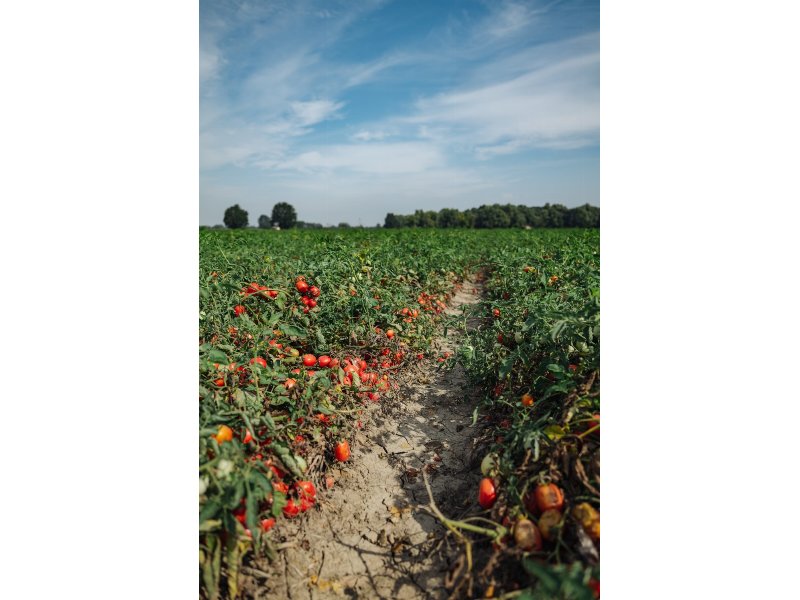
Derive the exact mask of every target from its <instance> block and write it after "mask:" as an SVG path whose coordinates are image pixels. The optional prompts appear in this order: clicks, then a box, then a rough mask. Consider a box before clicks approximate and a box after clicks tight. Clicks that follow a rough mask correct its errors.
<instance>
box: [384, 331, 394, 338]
mask: <svg viewBox="0 0 800 600" xmlns="http://www.w3.org/2000/svg"><path fill="white" fill-rule="evenodd" d="M386 337H387V338H389V339H392V338H393V337H394V329H387V330H386Z"/></svg>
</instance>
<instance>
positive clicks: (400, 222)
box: [383, 213, 405, 229]
mask: <svg viewBox="0 0 800 600" xmlns="http://www.w3.org/2000/svg"><path fill="white" fill-rule="evenodd" d="M404 225H405V218H404V217H403V216H402V215H396V214H394V213H389V214H387V215H386V219H385V220H384V222H383V226H384V227H385V228H386V229H397V228H398V227H403V226H404Z"/></svg>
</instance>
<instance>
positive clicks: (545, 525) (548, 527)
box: [539, 509, 561, 542]
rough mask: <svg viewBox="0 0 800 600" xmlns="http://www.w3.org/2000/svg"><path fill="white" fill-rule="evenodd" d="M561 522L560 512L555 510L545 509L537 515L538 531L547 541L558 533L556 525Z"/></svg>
mask: <svg viewBox="0 0 800 600" xmlns="http://www.w3.org/2000/svg"><path fill="white" fill-rule="evenodd" d="M560 523H561V513H560V512H559V511H557V510H553V509H550V510H546V511H544V512H543V513H542V516H541V517H539V531H541V532H542V537H543V538H544V539H546V540H547V541H548V542H549V541H552V540H554V539H555V538H556V536H557V535H558V525H559V524H560Z"/></svg>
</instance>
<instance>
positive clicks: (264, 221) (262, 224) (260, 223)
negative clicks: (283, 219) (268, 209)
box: [258, 215, 272, 229]
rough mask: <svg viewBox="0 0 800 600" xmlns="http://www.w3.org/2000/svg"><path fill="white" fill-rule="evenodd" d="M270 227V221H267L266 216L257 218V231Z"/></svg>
mask: <svg viewBox="0 0 800 600" xmlns="http://www.w3.org/2000/svg"><path fill="white" fill-rule="evenodd" d="M270 227H272V221H270V220H269V217H268V216H267V215H261V216H260V217H258V228H259V229H269V228H270Z"/></svg>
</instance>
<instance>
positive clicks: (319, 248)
mask: <svg viewBox="0 0 800 600" xmlns="http://www.w3.org/2000/svg"><path fill="white" fill-rule="evenodd" d="M451 210H453V211H454V210H455V209H451ZM500 210H503V209H502V208H501V209H500ZM556 210H558V209H556ZM419 212H421V213H422V214H421V215H418V214H417V213H415V215H413V217H414V219H417V217H418V216H419V217H420V218H421V219H422V221H421V222H423V223H424V222H425V220H426V219H427V218H428V217H430V215H427V216H426V213H425V212H424V211H419ZM446 214H448V215H449V216H447V217H444V219H445V220H444V221H443V222H446V223H449V224H448V225H446V227H445V228H443V229H436V230H432V229H428V228H425V229H423V228H421V227H416V228H414V229H401V228H396V227H388V226H387V227H385V228H382V229H359V228H349V229H295V230H293V231H291V232H289V233H288V234H287V235H265V234H264V233H263V232H260V231H256V230H252V229H251V230H248V229H241V230H238V231H228V230H215V229H207V230H201V231H200V274H199V275H200V278H199V279H200V281H199V284H200V290H199V291H200V298H199V308H200V321H199V337H200V344H199V380H198V384H199V391H200V393H199V422H200V431H199V454H198V456H199V474H200V487H201V494H200V498H199V523H200V546H201V580H202V581H203V582H204V586H205V589H206V592H205V593H206V595H207V596H208V597H213V596H214V595H215V594H220V593H223V594H224V591H222V592H220V591H219V590H226V589H227V590H228V592H230V590H231V589H235V586H236V582H235V573H236V568H237V565H238V561H240V560H241V558H242V556H243V555H244V553H246V552H257V553H263V554H266V555H269V554H270V553H271V552H273V551H274V548H273V546H272V542H271V536H272V535H273V534H272V533H269V532H262V531H261V528H260V526H259V525H260V523H261V521H262V520H264V519H268V518H276V519H278V520H280V519H283V518H284V517H283V509H284V508H285V507H286V505H287V502H288V501H289V500H292V499H294V500H297V492H296V490H295V489H294V487H293V485H294V483H296V482H297V481H298V480H301V479H308V478H309V473H308V470H307V469H309V467H308V465H312V464H315V461H313V460H312V459H313V458H315V457H317V458H319V457H321V456H322V457H324V456H326V455H327V456H330V450H331V447H332V445H333V443H334V441H335V440H339V439H348V438H349V439H351V440H352V439H353V435H354V432H355V430H356V426H355V423H356V421H357V420H358V418H359V416H358V410H361V409H362V408H363V405H362V402H364V394H365V393H367V392H368V391H369V390H374V388H368V387H367V385H366V384H365V383H364V382H362V381H361V378H360V376H358V377H354V380H355V381H354V382H353V383H354V385H351V386H348V385H344V384H343V381H342V376H343V375H344V373H343V371H342V369H341V367H340V368H337V369H335V370H333V369H327V370H326V369H320V368H315V370H316V371H317V375H315V376H311V375H309V372H308V371H307V370H304V369H302V368H301V363H300V362H299V358H298V357H297V356H295V354H297V355H302V354H305V353H311V354H314V355H315V356H320V355H321V354H327V355H329V356H331V357H334V358H338V359H340V360H341V361H344V359H345V358H347V357H352V356H378V355H379V354H380V352H381V351H383V350H386V349H388V350H389V351H390V353H391V354H392V355H394V353H396V352H405V354H406V355H408V356H409V357H413V356H415V355H416V354H417V353H423V354H425V355H427V354H428V351H429V348H430V344H431V340H432V339H433V337H434V336H435V335H436V332H437V327H438V325H437V320H438V319H440V318H441V315H440V314H439V313H440V311H441V307H440V306H439V305H438V304H436V302H440V301H441V302H443V301H446V300H447V299H448V298H449V297H450V295H451V294H453V293H454V290H455V285H456V284H457V283H458V282H459V281H460V280H461V279H462V278H463V277H464V276H465V275H466V274H467V273H472V272H475V271H476V270H477V269H478V268H481V269H482V270H483V271H484V272H485V273H486V276H487V279H486V283H485V297H484V299H483V300H482V301H481V302H480V303H479V304H478V305H477V307H476V316H479V317H480V320H481V322H482V324H481V325H480V326H479V327H478V328H477V329H476V330H475V331H473V332H472V333H470V334H469V335H467V336H465V337H464V340H463V345H462V346H461V348H460V349H459V351H458V352H457V356H458V359H459V360H460V361H461V362H462V363H463V364H464V366H465V369H466V372H467V374H468V376H469V378H470V380H471V382H472V384H473V385H474V386H475V387H476V388H477V389H479V390H482V391H483V392H484V394H485V399H484V402H483V403H482V405H481V407H480V410H479V411H478V412H479V415H476V418H477V417H478V416H480V424H481V426H483V425H484V424H489V426H490V427H493V428H495V427H496V428H498V431H497V434H498V435H502V436H504V438H505V439H504V441H503V443H502V444H500V443H496V442H495V443H493V446H492V447H491V448H487V451H488V450H493V451H496V452H497V454H498V457H499V459H498V467H497V471H498V477H499V481H500V482H501V484H502V487H501V489H502V490H503V494H502V502H504V503H506V506H508V507H509V508H510V509H512V510H514V511H517V512H521V511H522V512H524V510H525V508H524V506H523V505H522V501H521V498H522V495H523V494H524V492H525V491H526V489H528V488H530V486H531V485H532V483H531V482H532V481H533V478H534V475H535V474H536V473H538V472H539V471H544V472H546V469H547V460H548V459H549V458H550V456H551V454H550V452H551V451H552V448H554V447H555V446H554V445H555V443H556V442H558V443H561V441H563V440H569V439H573V440H574V438H575V437H576V435H579V434H580V431H581V427H582V426H583V425H584V423H585V419H586V415H591V414H592V412H593V411H596V410H597V409H598V407H599V396H596V395H594V392H595V391H596V387H597V386H596V385H595V386H594V387H592V388H591V390H590V392H587V393H586V394H583V393H581V394H578V395H577V396H575V397H573V398H572V399H571V400H570V399H568V398H571V396H570V394H571V393H572V392H573V391H574V390H576V389H577V388H578V387H579V386H581V385H583V384H585V383H586V382H587V381H588V379H589V378H590V377H592V374H593V373H595V372H599V333H600V331H599V293H598V291H597V290H598V289H599V233H598V232H597V231H594V230H584V231H576V230H540V231H525V230H521V229H518V230H511V229H504V230H490V229H482V230H477V229H476V230H471V231H466V230H464V229H461V228H459V227H458V226H455V225H452V223H453V222H456V223H457V222H461V219H462V217H463V222H465V223H469V221H468V214H469V213H459V212H458V211H455V213H453V212H450V213H446ZM440 215H441V213H439V215H437V217H436V219H437V220H436V221H435V222H436V223H437V224H438V218H439V216H440ZM511 218H512V217H509V221H510V220H511ZM515 218H517V219H519V218H520V217H519V216H517V217H515ZM526 218H527V214H526ZM450 219H455V221H452V220H450ZM387 222H388V218H387ZM392 222H394V221H392ZM298 276H304V277H305V278H306V280H307V281H308V282H309V285H314V286H316V287H319V289H320V290H321V293H320V295H319V297H318V298H317V301H318V302H317V305H316V306H315V307H313V308H311V309H310V310H308V311H307V312H306V311H304V306H303V304H302V303H301V302H300V294H299V293H298V292H297V290H296V288H295V283H296V278H297V277H298ZM553 276H555V277H556V278H557V279H552V277H553ZM253 283H257V284H258V285H259V286H262V287H263V289H261V287H259V288H250V286H251V285H252V284H253ZM248 289H249V290H250V291H248ZM428 298H430V299H432V301H430V300H428ZM237 306H239V307H243V308H244V312H241V311H239V313H237V312H236V311H235V310H234V307H237ZM495 308H496V309H498V310H499V311H500V316H499V317H497V318H494V317H492V309H495ZM403 309H415V310H416V309H418V311H419V315H418V317H416V318H413V319H409V321H406V320H404V319H406V318H408V317H406V316H405V315H404V314H403V312H402V311H403ZM376 327H377V328H380V330H382V331H385V330H386V329H387V328H389V327H392V328H394V329H395V330H396V331H397V335H396V336H395V338H393V339H392V340H388V339H387V338H386V336H385V334H381V333H377V332H376ZM498 334H502V335H503V339H504V343H499V342H498V341H497V336H498ZM277 344H280V345H281V346H282V348H278V347H277ZM290 349H291V350H292V351H293V352H294V353H295V354H293V353H292V352H290V351H289V350H290ZM255 358H259V359H263V362H264V363H265V364H266V366H263V365H262V364H261V363H256V364H251V361H253V360H254V359H255ZM570 365H575V366H576V369H575V370H572V369H571V368H570ZM399 366H402V363H401V365H399ZM298 368H300V371H299V373H294V372H293V371H294V370H296V369H298ZM393 368H394V367H392V369H393ZM392 369H386V370H381V368H380V367H379V366H373V365H370V366H369V367H368V371H372V372H376V373H379V374H387V375H389V376H390V375H391V374H392V373H393V370H392ZM320 374H321V376H320ZM288 378H293V379H295V380H296V383H295V385H294V386H291V385H289V384H288V382H287V379H288ZM498 382H500V383H502V390H501V391H500V393H499V394H495V393H494V390H495V389H496V386H497V384H498ZM526 391H530V392H531V393H532V394H533V395H534V396H535V397H536V403H535V405H534V407H533V408H532V409H528V410H522V408H521V406H520V401H519V397H520V395H521V394H522V393H523V392H526ZM381 393H382V394H383V393H384V392H381ZM387 393H391V392H390V390H387ZM320 415H323V416H324V417H325V419H324V421H325V424H323V422H322V421H321V420H320V418H319V416H320ZM486 417H489V418H490V420H489V421H487V419H486ZM504 419H505V420H507V421H508V424H507V425H506V426H504V427H501V425H500V423H501V421H502V420H504ZM221 425H226V426H228V427H230V428H231V430H232V431H233V440H231V441H229V442H223V443H218V442H217V440H216V439H215V438H213V437H212V436H214V435H215V434H216V433H217V432H218V431H219V428H220V426H221ZM555 428H558V429H555ZM246 432H250V434H251V435H252V437H253V440H252V441H249V442H248V443H244V441H243V440H244V436H245V434H246ZM496 437H497V436H494V435H493V436H492V437H491V438H490V439H491V440H496ZM556 438H558V440H556ZM585 445H586V446H587V448H590V449H591V443H590V442H587V443H586V444H585ZM527 454H530V455H531V458H530V459H529V460H528V461H527V463H525V465H526V466H525V467H524V468H523V467H522V463H523V461H524V460H525V458H524V457H525V456H526V455H527ZM256 455H261V458H260V459H255V457H256ZM588 456H591V454H588ZM531 469H537V471H536V473H534V471H532V470H531ZM276 470H277V473H276ZM586 472H587V473H588V477H589V479H590V483H591V484H593V485H597V486H599V482H597V481H595V480H594V479H593V478H592V477H593V475H592V471H591V469H589V468H588V467H587V468H586ZM278 473H280V475H279V474H278ZM284 486H287V488H288V489H286V488H284ZM566 491H568V492H570V493H572V492H574V490H573V489H572V488H569V489H567V490H566ZM583 493H584V494H587V492H586V491H585V490H583ZM570 498H572V496H570ZM500 503H501V502H498V506H499V505H500ZM248 531H249V533H248ZM559 547H560V548H561V552H562V556H561V557H556V558H554V559H553V560H552V561H551V562H553V563H554V564H555V566H558V563H559V562H564V561H565V560H566V559H567V558H569V559H570V561H571V562H575V561H574V560H573V559H576V555H575V553H574V551H573V549H572V548H570V547H569V545H568V544H566V542H565V544H564V545H563V547H562V546H559ZM565 548H566V549H565ZM562 559H563V560H562ZM577 562H580V563H581V565H583V566H584V567H585V566H586V565H585V564H584V563H585V561H583V560H582V559H581V558H580V557H577ZM234 563H236V564H234ZM516 564H517V567H518V571H519V572H523V568H522V567H523V565H521V564H520V563H519V562H518V563H516ZM592 568H594V567H592ZM534 570H535V568H534ZM528 572H530V571H528ZM576 573H577V572H576ZM576 573H572V572H571V571H570V572H569V573H567V571H563V572H562V571H560V570H555V571H553V572H552V573H551V574H554V575H553V576H554V577H555V578H556V579H555V583H553V580H552V578H550V579H549V580H548V577H547V575H542V574H541V573H540V574H538V575H537V574H536V573H530V577H531V584H532V586H533V587H532V588H531V590H530V593H536V594H540V596H536V597H543V596H541V594H543V593H544V592H543V591H541V590H543V589H544V588H545V587H547V589H550V588H553V589H555V590H557V591H555V592H553V593H554V596H553V597H562V596H563V597H564V598H569V597H575V598H576V599H578V600H580V599H581V598H583V596H580V594H579V593H577V592H575V591H574V590H572V587H575V588H576V589H578V588H580V585H579V583H580V582H582V581H583V579H580V578H585V574H586V570H585V569H584V570H583V571H581V573H580V574H576ZM225 574H227V575H226V576H223V575H225ZM562 575H563V577H562ZM231 577H233V580H232V581H231V580H230V579H231ZM226 579H227V580H226ZM579 579H580V582H579V581H578V580H579ZM540 580H541V581H544V580H548V581H549V583H548V584H547V585H545V584H544V583H537V581H540ZM562 580H563V581H562ZM567 580H569V581H572V583H570V582H569V581H567ZM573 580H574V581H573ZM573 583H574V585H573ZM554 585H555V587H553V586H554ZM548 586H549V587H548ZM571 586H572V587H571ZM570 590H572V591H570ZM576 593H577V594H578V595H576ZM557 594H561V596H558V595H557ZM570 594H571V595H570Z"/></svg>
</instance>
